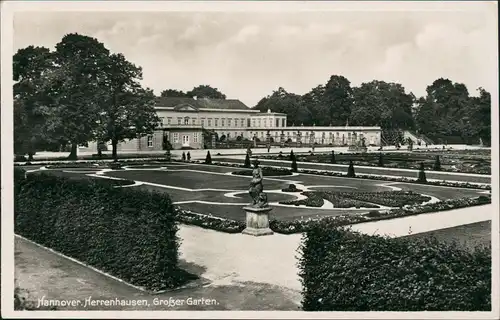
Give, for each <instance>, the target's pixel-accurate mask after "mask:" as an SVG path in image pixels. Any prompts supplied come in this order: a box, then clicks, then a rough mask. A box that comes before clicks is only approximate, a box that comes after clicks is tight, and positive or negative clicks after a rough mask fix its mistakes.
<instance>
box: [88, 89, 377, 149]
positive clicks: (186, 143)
mask: <svg viewBox="0 0 500 320" xmlns="http://www.w3.org/2000/svg"><path fill="white" fill-rule="evenodd" d="M155 108H156V110H157V113H158V117H159V118H160V123H159V124H158V128H157V129H156V130H155V132H154V133H153V134H152V135H148V136H145V137H141V138H139V139H133V140H129V141H126V142H122V143H120V144H119V145H118V151H124V150H127V151H132V150H137V151H147V150H151V151H153V150H162V149H163V147H164V142H165V141H169V142H170V144H171V146H172V148H173V149H181V148H183V147H185V148H193V149H202V148H205V147H206V148H210V146H211V145H212V144H210V142H211V141H212V142H215V141H224V140H237V141H241V140H256V141H260V142H267V143H270V144H280V143H281V144H284V143H289V142H295V143H303V144H304V145H305V146H309V145H312V144H316V145H329V146H346V145H351V144H355V143H356V142H359V141H361V140H363V139H364V140H365V143H366V145H374V146H378V145H380V143H381V128H380V127H350V126H342V127H333V126H290V127H289V126H287V115H286V114H284V113H275V112H270V111H269V110H268V112H259V110H255V109H251V108H249V107H247V106H246V105H245V104H243V103H242V102H241V101H239V100H232V99H229V100H222V99H208V98H199V99H197V98H196V97H195V98H174V97H158V98H157V101H156V107H155ZM207 135H209V136H210V137H207ZM89 148H91V149H93V150H97V146H96V145H95V144H93V145H92V146H90V145H89Z"/></svg>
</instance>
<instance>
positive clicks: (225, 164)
mask: <svg viewBox="0 0 500 320" xmlns="http://www.w3.org/2000/svg"><path fill="white" fill-rule="evenodd" d="M192 163H203V164H205V163H204V162H203V161H196V160H195V161H192ZM210 165H214V166H222V167H231V168H244V165H243V164H238V163H229V162H212V163H210ZM273 168H274V167H273ZM276 169H279V168H276ZM282 169H283V170H285V168H282ZM297 172H299V173H306V174H314V175H320V176H331V177H346V178H347V175H346V174H344V173H340V172H334V171H325V170H312V169H300V168H299V169H298V171H297ZM352 179H369V180H380V181H391V182H404V183H416V184H424V185H426V184H427V185H433V186H443V187H453V188H465V189H480V190H491V185H490V184H478V183H471V182H449V181H444V180H443V181H427V182H419V181H417V178H416V177H415V179H412V178H405V177H388V176H379V175H367V174H356V176H355V177H353V178H352Z"/></svg>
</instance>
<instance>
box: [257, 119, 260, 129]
mask: <svg viewBox="0 0 500 320" xmlns="http://www.w3.org/2000/svg"><path fill="white" fill-rule="evenodd" d="M260 126H261V122H260V119H259V120H257V127H259V128H260Z"/></svg>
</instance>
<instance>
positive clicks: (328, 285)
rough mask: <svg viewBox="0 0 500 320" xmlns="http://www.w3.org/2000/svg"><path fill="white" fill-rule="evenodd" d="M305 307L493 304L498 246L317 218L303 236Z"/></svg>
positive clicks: (472, 307)
mask: <svg viewBox="0 0 500 320" xmlns="http://www.w3.org/2000/svg"><path fill="white" fill-rule="evenodd" d="M300 252H301V255H302V256H301V258H300V265H299V268H300V272H299V274H300V277H301V280H302V284H303V301H302V304H303V309H304V310H305V311H487V310H491V251H490V249H488V248H486V247H478V248H476V250H474V251H472V252H470V251H464V250H461V249H459V248H458V246H457V245H456V244H453V243H452V244H450V243H439V242H437V240H435V239H432V238H431V239H423V240H415V239H405V238H396V239H390V238H384V237H380V236H368V235H362V234H359V233H354V232H350V231H349V230H345V229H336V228H332V227H331V226H329V225H328V224H324V223H321V224H320V223H318V224H315V225H314V227H312V228H311V229H310V230H309V231H308V232H307V235H306V236H305V237H304V238H303V241H302V244H301V247H300Z"/></svg>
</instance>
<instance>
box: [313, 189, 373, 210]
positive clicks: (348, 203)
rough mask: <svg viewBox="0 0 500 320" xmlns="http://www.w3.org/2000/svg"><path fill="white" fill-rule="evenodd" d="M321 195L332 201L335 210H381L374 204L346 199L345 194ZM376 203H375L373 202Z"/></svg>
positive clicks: (321, 192)
mask: <svg viewBox="0 0 500 320" xmlns="http://www.w3.org/2000/svg"><path fill="white" fill-rule="evenodd" d="M318 193H319V195H320V196H321V197H323V198H324V199H326V200H328V201H330V202H331V203H332V204H333V206H334V207H335V208H380V207H379V206H378V205H376V204H374V203H367V202H364V201H358V200H359V199H356V198H355V197H351V198H349V197H346V196H345V194H346V193H344V194H342V193H339V192H329V191H318ZM371 202H375V201H371Z"/></svg>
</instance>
